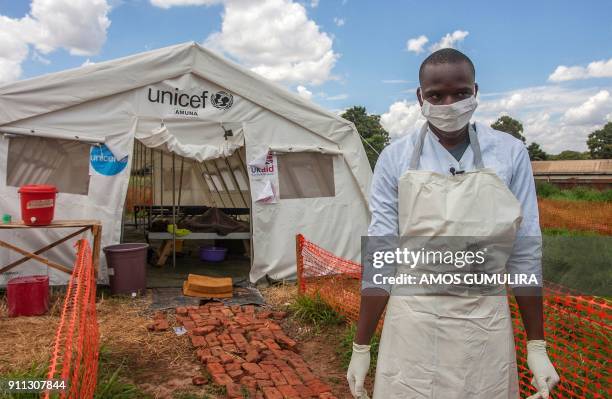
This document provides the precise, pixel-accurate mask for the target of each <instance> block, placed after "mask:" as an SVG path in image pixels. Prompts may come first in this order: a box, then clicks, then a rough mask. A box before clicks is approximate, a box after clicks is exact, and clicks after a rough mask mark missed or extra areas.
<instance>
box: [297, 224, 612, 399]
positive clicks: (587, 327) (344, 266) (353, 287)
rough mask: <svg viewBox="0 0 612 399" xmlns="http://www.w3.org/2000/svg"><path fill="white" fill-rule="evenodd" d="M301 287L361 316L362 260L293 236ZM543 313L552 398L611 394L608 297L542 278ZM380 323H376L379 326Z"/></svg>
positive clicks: (524, 372) (517, 328) (513, 308)
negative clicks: (555, 379)
mask: <svg viewBox="0 0 612 399" xmlns="http://www.w3.org/2000/svg"><path fill="white" fill-rule="evenodd" d="M296 241H297V243H296V249H297V267H298V284H299V291H300V293H301V294H303V295H307V296H319V297H320V298H321V299H323V300H324V301H325V302H327V303H328V304H329V305H330V306H331V307H332V308H333V309H335V310H336V311H337V312H338V313H340V314H342V315H344V316H345V317H346V318H347V319H348V320H350V321H353V322H354V321H356V320H357V319H358V317H359V304H360V300H361V296H360V285H361V271H362V268H361V265H360V264H358V263H356V262H352V261H349V260H345V259H342V258H340V257H337V256H335V255H334V254H332V253H331V252H329V251H326V250H325V249H323V248H320V247H319V246H317V245H316V244H314V243H312V242H310V241H308V240H306V239H305V238H304V236H302V235H301V234H300V235H298V236H297V237H296ZM510 312H511V314H512V317H513V324H514V336H515V343H516V354H517V363H518V372H519V382H520V389H521V397H522V398H524V397H527V396H529V395H531V394H533V393H535V390H534V389H533V387H532V386H531V373H530V372H529V370H528V368H527V363H526V357H527V353H526V335H525V332H524V330H523V326H522V322H521V318H520V313H519V310H518V306H517V304H516V302H515V301H514V300H513V299H511V300H510ZM544 318H545V321H544V323H545V328H546V340H547V342H548V353H549V356H550V358H551V360H552V362H553V363H554V365H555V368H556V369H557V372H558V373H559V375H560V376H561V382H560V383H559V385H558V386H557V387H556V388H555V391H554V394H553V395H552V397H554V398H589V399H604V398H611V397H612V388H611V384H610V382H611V381H610V365H609V363H610V359H611V358H612V357H611V356H612V347H611V345H610V344H611V342H610V337H611V332H612V327H611V321H612V302H610V301H609V300H607V299H604V298H598V297H587V296H576V295H571V293H570V292H569V291H568V290H567V289H565V288H564V287H561V286H558V285H555V284H552V283H548V282H546V283H545V289H544ZM381 326H382V320H381V324H380V325H379V328H380V327H381Z"/></svg>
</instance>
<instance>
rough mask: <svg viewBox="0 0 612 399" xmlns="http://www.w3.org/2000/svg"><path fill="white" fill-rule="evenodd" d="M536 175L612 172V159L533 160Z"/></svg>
mask: <svg viewBox="0 0 612 399" xmlns="http://www.w3.org/2000/svg"><path fill="white" fill-rule="evenodd" d="M531 167H532V168H533V174H534V175H536V176H537V175H546V174H557V173H562V174H606V175H611V174H612V159H585V160H567V161H533V162H532V163H531Z"/></svg>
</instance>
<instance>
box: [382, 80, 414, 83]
mask: <svg viewBox="0 0 612 399" xmlns="http://www.w3.org/2000/svg"><path fill="white" fill-rule="evenodd" d="M381 82H382V83H385V84H397V83H410V81H409V80H403V79H383V80H381Z"/></svg>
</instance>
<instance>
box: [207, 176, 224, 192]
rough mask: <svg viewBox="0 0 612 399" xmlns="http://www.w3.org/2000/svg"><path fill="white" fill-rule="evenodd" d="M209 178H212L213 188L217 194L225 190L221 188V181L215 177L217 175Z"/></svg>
mask: <svg viewBox="0 0 612 399" xmlns="http://www.w3.org/2000/svg"><path fill="white" fill-rule="evenodd" d="M210 177H211V178H212V180H213V182H214V187H216V188H217V191H219V192H221V191H225V189H224V188H223V183H221V179H220V178H219V176H217V175H210Z"/></svg>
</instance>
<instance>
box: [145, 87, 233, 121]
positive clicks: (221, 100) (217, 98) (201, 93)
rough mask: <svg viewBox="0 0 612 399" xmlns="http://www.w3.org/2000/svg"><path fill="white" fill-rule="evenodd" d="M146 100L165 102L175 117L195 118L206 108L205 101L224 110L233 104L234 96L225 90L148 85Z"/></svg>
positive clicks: (158, 102)
mask: <svg viewBox="0 0 612 399" xmlns="http://www.w3.org/2000/svg"><path fill="white" fill-rule="evenodd" d="M147 100H148V101H149V102H150V103H157V104H166V105H169V106H171V107H173V108H172V111H171V112H170V115H168V116H176V117H187V118H197V117H199V116H200V115H199V112H200V111H201V110H204V109H206V105H207V103H210V104H211V105H212V106H213V107H215V108H217V109H220V110H226V109H230V108H231V106H232V104H234V97H233V96H232V95H231V94H230V93H228V92H226V91H222V90H221V91H218V92H213V93H211V92H209V91H208V90H200V89H197V90H196V89H194V90H190V91H188V92H186V91H183V90H181V89H179V88H178V87H175V88H174V90H160V89H155V88H152V87H149V88H148V90H147Z"/></svg>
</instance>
